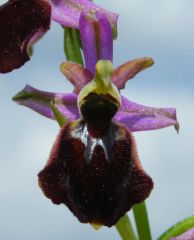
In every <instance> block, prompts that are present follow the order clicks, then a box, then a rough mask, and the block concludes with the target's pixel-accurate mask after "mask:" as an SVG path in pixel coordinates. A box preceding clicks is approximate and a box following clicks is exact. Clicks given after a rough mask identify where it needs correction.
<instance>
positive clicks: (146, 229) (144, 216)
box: [133, 201, 152, 240]
mask: <svg viewBox="0 0 194 240" xmlns="http://www.w3.org/2000/svg"><path fill="white" fill-rule="evenodd" d="M133 214H134V218H135V223H136V228H137V232H138V236H139V238H138V239H139V240H151V239H152V237H151V231H150V225H149V219H148V213H147V208H146V203H145V201H144V202H142V203H140V204H136V205H134V206H133Z"/></svg>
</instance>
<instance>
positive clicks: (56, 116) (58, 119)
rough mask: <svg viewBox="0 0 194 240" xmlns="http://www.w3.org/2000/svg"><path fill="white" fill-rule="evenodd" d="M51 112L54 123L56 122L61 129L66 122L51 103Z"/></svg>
mask: <svg viewBox="0 0 194 240" xmlns="http://www.w3.org/2000/svg"><path fill="white" fill-rule="evenodd" d="M50 107H51V110H52V112H53V115H54V116H55V119H56V121H57V122H58V124H59V126H60V127H61V128H62V127H63V125H64V124H65V123H67V122H68V120H67V119H66V118H65V117H64V115H63V114H62V113H61V112H60V111H59V110H58V108H57V107H56V106H55V104H54V103H53V102H51V103H50Z"/></svg>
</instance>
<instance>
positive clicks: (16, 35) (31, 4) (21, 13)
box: [0, 0, 51, 73]
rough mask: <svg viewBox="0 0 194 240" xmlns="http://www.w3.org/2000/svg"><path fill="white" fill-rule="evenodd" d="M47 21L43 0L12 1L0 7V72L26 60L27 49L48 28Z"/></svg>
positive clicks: (45, 4)
mask: <svg viewBox="0 0 194 240" xmlns="http://www.w3.org/2000/svg"><path fill="white" fill-rule="evenodd" d="M50 20H51V6H50V4H49V3H48V1H45V0H25V1H22V0H12V1H8V2H7V3H5V4H3V5H2V6H1V7H0V73H7V72H10V71H12V70H13V69H17V68H19V67H21V66H22V65H23V64H24V63H25V62H26V61H28V60H29V55H28V48H29V47H30V46H31V45H32V44H33V43H34V42H35V41H36V40H37V39H38V38H40V36H42V35H43V34H44V33H45V32H46V31H47V30H48V29H49V27H50Z"/></svg>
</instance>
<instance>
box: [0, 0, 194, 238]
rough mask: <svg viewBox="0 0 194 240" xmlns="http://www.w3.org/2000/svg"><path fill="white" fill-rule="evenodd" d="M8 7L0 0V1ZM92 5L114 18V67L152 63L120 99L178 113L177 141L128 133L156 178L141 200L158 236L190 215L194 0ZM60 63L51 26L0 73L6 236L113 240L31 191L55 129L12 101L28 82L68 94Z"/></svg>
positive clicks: (0, 175)
mask: <svg viewBox="0 0 194 240" xmlns="http://www.w3.org/2000/svg"><path fill="white" fill-rule="evenodd" d="M4 2H5V1H3V0H0V4H2V3H4ZM95 2H96V3H98V4H99V5H101V6H103V7H105V8H107V9H110V10H112V11H114V12H117V13H119V15H120V17H119V21H118V31H119V36H118V39H117V41H116V42H115V43H114V66H118V65H120V64H122V63H123V62H125V61H127V60H129V59H134V58H137V57H144V56H149V57H152V58H153V59H154V60H155V65H154V66H153V67H151V68H150V69H148V70H145V71H144V72H142V73H140V74H139V75H138V76H136V77H135V79H133V80H131V81H129V82H128V83H127V85H126V89H125V90H123V91H122V94H123V95H124V96H127V97H128V98H129V99H130V100H132V101H135V102H138V103H141V104H144V105H147V106H155V107H176V108H177V116H178V119H179V122H180V133H179V134H178V135H177V134H176V132H175V130H174V129H173V128H172V127H170V128H166V129H161V130H157V131H147V132H138V133H134V135H135V138H136V142H137V146H138V150H139V155H140V158H141V161H142V164H143V166H144V168H145V170H146V171H147V172H148V173H149V175H150V176H152V178H153V180H154V182H155V188H154V190H153V191H152V193H151V196H150V198H149V199H148V200H147V205H148V210H149V215H150V223H151V227H152V235H153V240H155V239H157V237H158V236H159V235H160V234H161V233H162V232H163V231H164V230H166V229H167V228H168V227H170V226H171V225H173V224H174V223H176V222H177V221H179V220H181V219H184V218H186V217H188V216H190V215H192V214H194V28H193V25H194V1H192V0H158V1H156V0H146V1H145V0H119V1H113V0H112V1H110V0H106V1H105V0H98V1H97V0H96V1H95ZM0 34H2V33H0ZM64 61H65V57H64V53H63V32H62V29H61V27H60V26H59V25H57V24H56V23H52V27H51V30H50V31H49V32H48V33H47V34H46V35H45V37H44V38H42V40H41V41H39V43H38V44H36V47H35V51H34V55H33V57H32V59H31V61H29V62H28V63H26V64H25V66H24V67H22V68H21V69H19V70H16V71H13V72H12V73H10V74H6V75H2V74H1V75H0V111H1V113H0V116H1V117H0V239H2V240H12V239H15V240H17V239H18V240H26V239H28V240H34V239H36V240H53V239H57V240H64V239H68V240H75V239H79V240H99V239H102V240H103V239H109V240H118V239H119V235H118V234H117V232H116V230H115V229H114V228H111V229H109V228H102V229H101V230H99V231H95V230H93V229H92V228H91V227H90V225H86V224H85V225H84V224H81V223H79V222H78V221H77V219H76V218H75V217H74V216H73V215H72V214H71V212H70V211H69V210H68V209H67V208H66V207H65V206H62V205H61V206H58V205H53V204H52V203H51V202H50V200H49V199H47V198H45V197H44V195H43V194H42V192H41V190H40V189H39V187H38V185H37V173H38V172H39V171H40V170H41V169H42V168H43V166H44V164H45V162H46V160H47V158H48V156H49V152H50V149H51V147H52V144H53V142H54V140H55V137H56V135H57V133H58V131H59V127H58V125H57V124H56V122H55V121H52V120H49V119H47V118H44V117H42V116H41V115H38V114H37V113H35V112H33V111H31V110H30V109H27V108H25V107H22V106H19V105H17V104H16V103H14V102H13V101H12V100H11V97H12V96H13V95H15V94H16V93H17V92H18V91H20V90H21V89H23V88H24V86H25V84H30V85H32V86H33V87H36V88H38V89H42V90H47V91H53V92H71V91H72V86H71V85H70V84H69V83H68V81H67V80H66V79H65V77H64V76H63V75H62V74H61V72H60V70H59V65H60V64H61V63H62V62H64ZM130 215H131V213H130ZM131 218H132V216H131ZM132 220H133V218H132Z"/></svg>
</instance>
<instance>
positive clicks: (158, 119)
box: [114, 97, 179, 132]
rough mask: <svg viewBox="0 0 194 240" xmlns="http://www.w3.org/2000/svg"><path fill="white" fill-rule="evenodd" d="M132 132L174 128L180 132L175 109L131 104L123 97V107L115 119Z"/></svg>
mask: <svg viewBox="0 0 194 240" xmlns="http://www.w3.org/2000/svg"><path fill="white" fill-rule="evenodd" d="M114 119H115V121H116V122H119V123H121V124H123V125H124V126H125V127H127V128H128V129H130V130H131V131H133V132H135V131H146V130H154V129H160V128H164V127H168V126H174V127H175V129H176V130H177V131H178V129H179V124H178V121H177V119H176V109H175V108H152V107H146V106H143V105H140V104H137V103H134V102H131V101H130V100H128V99H127V98H125V97H122V107H121V108H120V109H119V111H118V112H117V114H116V115H115V117H114Z"/></svg>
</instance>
